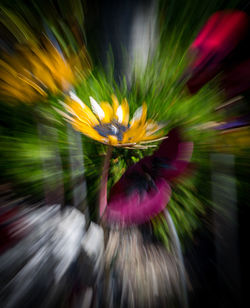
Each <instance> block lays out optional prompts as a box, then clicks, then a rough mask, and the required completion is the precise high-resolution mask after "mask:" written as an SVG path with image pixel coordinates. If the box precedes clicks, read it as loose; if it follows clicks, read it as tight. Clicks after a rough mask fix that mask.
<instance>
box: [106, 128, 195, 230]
mask: <svg viewBox="0 0 250 308" xmlns="http://www.w3.org/2000/svg"><path fill="white" fill-rule="evenodd" d="M192 150H193V144H192V143H191V142H184V141H182V139H181V136H180V131H179V129H173V130H172V131H171V132H170V133H169V135H168V138H167V139H165V140H164V141H163V142H162V144H161V145H160V147H159V149H158V150H157V151H155V152H154V154H153V155H151V156H147V157H145V158H143V159H141V160H140V161H139V162H138V163H136V164H135V165H133V166H131V167H130V168H128V170H127V171H126V172H125V173H124V174H123V176H122V177H121V179H120V180H119V181H118V182H117V183H116V184H115V185H114V186H113V187H112V189H111V191H110V197H109V201H108V205H107V208H106V212H105V214H104V215H105V219H106V220H107V221H108V222H115V223H121V224H124V225H131V224H140V223H144V222H146V221H148V220H150V219H151V218H152V217H154V216H155V215H157V214H159V213H160V212H161V211H162V210H163V209H164V208H165V207H166V205H167V203H168V201H169V199H170V196H171V188H170V185H169V181H170V180H173V179H174V178H176V177H178V176H180V175H181V174H182V173H183V172H184V171H185V169H186V167H187V166H188V164H189V160H190V158H191V155H192Z"/></svg>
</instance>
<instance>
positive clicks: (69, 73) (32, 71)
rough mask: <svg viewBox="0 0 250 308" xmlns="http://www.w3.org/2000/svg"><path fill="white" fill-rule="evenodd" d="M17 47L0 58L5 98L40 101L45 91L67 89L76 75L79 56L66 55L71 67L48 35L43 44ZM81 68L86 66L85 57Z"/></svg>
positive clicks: (0, 81) (0, 87)
mask: <svg viewBox="0 0 250 308" xmlns="http://www.w3.org/2000/svg"><path fill="white" fill-rule="evenodd" d="M19 50H20V52H19V53H17V54H15V55H14V56H11V55H8V56H5V58H4V60H0V94H1V96H2V97H3V98H5V99H6V100H9V101H13V100H19V101H22V102H26V103H32V102H34V101H41V100H43V99H46V98H47V96H48V94H49V93H52V94H57V93H59V92H60V91H62V92H67V91H69V90H70V88H71V87H72V85H74V84H75V82H76V79H77V77H80V76H79V73H78V72H75V71H74V68H75V65H76V64H78V66H79V65H80V64H81V61H80V59H78V58H77V57H73V58H72V59H69V62H70V64H72V65H73V69H72V68H71V66H70V64H69V62H68V61H67V60H66V59H65V58H64V57H63V55H61V54H60V53H59V51H58V50H57V49H56V48H55V47H54V46H53V44H52V43H51V42H50V41H49V40H48V39H46V40H45V42H44V48H39V47H38V46H28V47H19ZM82 53H83V51H82ZM82 53H81V56H82ZM85 68H86V69H89V66H88V63H87V61H86V63H85ZM79 69H80V68H79ZM73 71H74V72H73ZM81 76H83V75H81Z"/></svg>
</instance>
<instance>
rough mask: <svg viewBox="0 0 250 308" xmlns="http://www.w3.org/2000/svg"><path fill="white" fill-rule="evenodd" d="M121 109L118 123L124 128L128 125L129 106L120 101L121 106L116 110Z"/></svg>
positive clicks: (125, 102)
mask: <svg viewBox="0 0 250 308" xmlns="http://www.w3.org/2000/svg"><path fill="white" fill-rule="evenodd" d="M119 108H121V111H122V112H121V115H122V116H121V119H120V121H119V123H121V124H123V125H124V126H127V125H128V121H129V106H128V102H127V100H126V99H123V100H122V103H121V106H119V107H118V109H119Z"/></svg>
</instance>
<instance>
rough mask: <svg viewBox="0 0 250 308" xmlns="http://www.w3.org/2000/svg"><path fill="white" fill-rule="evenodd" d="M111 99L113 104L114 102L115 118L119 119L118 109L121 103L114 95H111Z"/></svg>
mask: <svg viewBox="0 0 250 308" xmlns="http://www.w3.org/2000/svg"><path fill="white" fill-rule="evenodd" d="M111 98H112V102H113V112H114V117H115V118H116V119H117V116H116V112H117V109H118V107H119V101H118V99H117V97H116V96H115V95H114V94H112V95H111Z"/></svg>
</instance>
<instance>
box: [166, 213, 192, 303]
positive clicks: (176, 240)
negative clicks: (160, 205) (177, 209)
mask: <svg viewBox="0 0 250 308" xmlns="http://www.w3.org/2000/svg"><path fill="white" fill-rule="evenodd" d="M164 216H165V218H166V221H167V224H168V228H169V232H170V236H171V241H172V244H173V246H174V250H175V252H176V255H177V259H178V265H179V272H180V279H181V292H182V307H183V308H188V295H187V282H186V277H185V265H184V260H183V255H182V251H181V244H180V240H179V237H178V234H177V231H176V228H175V225H174V222H173V220H172V217H171V215H170V214H169V211H168V210H167V209H165V210H164Z"/></svg>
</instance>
